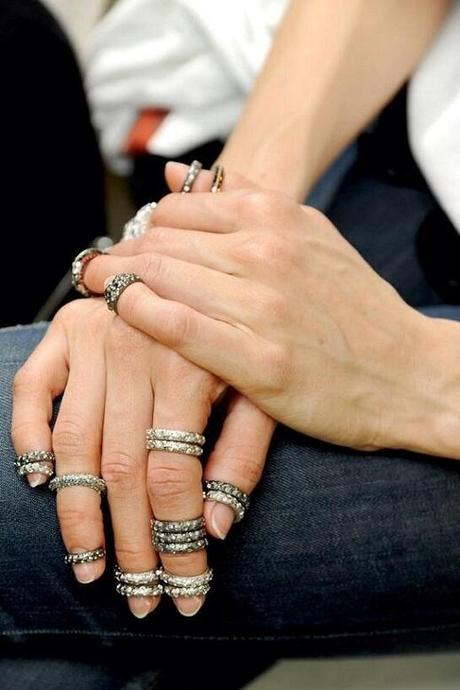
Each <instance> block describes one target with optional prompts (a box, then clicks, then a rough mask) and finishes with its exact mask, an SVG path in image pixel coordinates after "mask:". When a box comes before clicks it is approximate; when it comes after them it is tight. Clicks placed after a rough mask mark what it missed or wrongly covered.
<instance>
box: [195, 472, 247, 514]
mask: <svg viewBox="0 0 460 690" xmlns="http://www.w3.org/2000/svg"><path fill="white" fill-rule="evenodd" d="M203 485H204V488H205V491H221V492H222V493H224V494H228V495H229V496H233V497H234V498H236V499H237V501H239V502H240V503H241V504H242V505H243V507H244V508H246V510H247V509H248V508H249V504H250V498H249V496H248V494H247V493H245V492H244V491H242V490H241V489H239V488H238V487H237V486H235V485H234V484H230V482H221V481H219V480H218V479H206V480H205V481H204V482H203Z"/></svg>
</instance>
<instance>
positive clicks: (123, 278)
mask: <svg viewBox="0 0 460 690" xmlns="http://www.w3.org/2000/svg"><path fill="white" fill-rule="evenodd" d="M142 282H143V281H142V278H140V276H138V275H136V273H117V275H116V276H114V277H113V278H112V280H111V281H110V283H109V284H108V285H107V286H106V288H105V290H104V299H105V302H106V304H107V307H108V309H109V310H110V311H114V312H115V314H118V310H117V304H118V300H119V299H120V297H121V295H122V294H123V292H124V291H125V290H126V288H128V287H129V286H130V285H133V284H134V283H142Z"/></svg>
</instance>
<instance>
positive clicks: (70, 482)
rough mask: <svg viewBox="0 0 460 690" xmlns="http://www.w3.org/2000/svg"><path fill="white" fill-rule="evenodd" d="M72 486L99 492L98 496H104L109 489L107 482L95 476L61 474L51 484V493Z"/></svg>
mask: <svg viewBox="0 0 460 690" xmlns="http://www.w3.org/2000/svg"><path fill="white" fill-rule="evenodd" d="M70 486H84V487H87V488H88V489H93V490H94V491H97V493H98V494H102V493H103V492H104V491H105V490H106V488H107V485H106V483H105V480H104V479H102V477H97V476H96V475H95V474H83V473H82V474H61V475H59V476H57V477H54V479H52V480H51V481H50V483H49V488H50V490H51V491H59V490H60V489H65V488H67V487H70Z"/></svg>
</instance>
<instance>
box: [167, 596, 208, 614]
mask: <svg viewBox="0 0 460 690" xmlns="http://www.w3.org/2000/svg"><path fill="white" fill-rule="evenodd" d="M174 602H175V604H176V606H177V609H178V611H179V613H181V614H182V615H183V616H186V617H187V618H191V617H192V616H194V615H195V614H196V613H198V611H199V610H200V609H201V607H202V606H203V604H204V597H177V599H175V600H174Z"/></svg>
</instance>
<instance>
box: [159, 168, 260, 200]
mask: <svg viewBox="0 0 460 690" xmlns="http://www.w3.org/2000/svg"><path fill="white" fill-rule="evenodd" d="M187 170H188V166H187V165H184V163H176V161H169V162H168V163H166V165H165V178H166V182H167V184H168V187H169V188H170V190H171V191H172V192H180V190H181V188H182V185H183V183H184V179H185V176H186V174H187ZM213 181H214V172H213V171H212V170H201V172H200V173H199V175H198V177H197V179H196V180H195V182H194V183H193V193H195V192H209V191H210V189H211V185H212V183H213ZM249 187H253V188H255V189H257V185H256V184H254V183H253V182H251V181H250V180H248V178H247V177H244V176H243V175H239V174H238V173H233V172H226V173H225V177H224V182H223V184H222V188H221V191H223V192H224V191H225V192H231V191H232V190H234V189H244V188H249Z"/></svg>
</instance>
